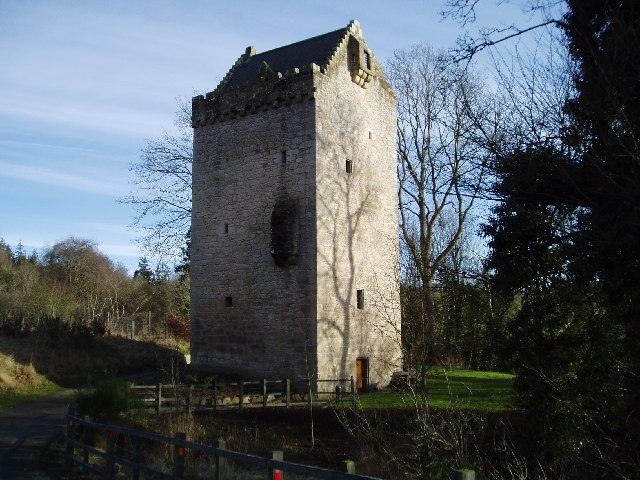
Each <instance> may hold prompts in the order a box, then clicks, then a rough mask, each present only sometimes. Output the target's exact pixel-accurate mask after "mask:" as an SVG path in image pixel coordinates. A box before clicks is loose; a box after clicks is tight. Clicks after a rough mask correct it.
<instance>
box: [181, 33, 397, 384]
mask: <svg viewBox="0 0 640 480" xmlns="http://www.w3.org/2000/svg"><path fill="white" fill-rule="evenodd" d="M305 60H311V61H310V62H309V63H306V64H300V65H298V64H296V63H295V62H297V61H305ZM285 68H286V69H285ZM281 69H285V71H280V70H281ZM193 126H194V129H195V130H194V133H195V134H194V165H193V217H192V230H191V235H192V253H191V311H192V318H191V335H192V338H191V353H192V364H193V365H194V366H195V367H197V368H200V369H202V370H209V371H217V372H227V373H239V374H241V375H243V376H246V377H252V378H285V377H289V378H303V377H307V376H308V375H311V376H312V377H315V378H321V379H326V378H348V377H350V376H354V378H355V377H358V378H359V381H360V382H361V383H364V384H366V385H373V386H384V385H386V384H387V383H388V380H389V376H390V373H391V371H393V370H395V369H398V368H399V366H400V336H399V335H400V307H399V292H398V284H397V270H398V231H397V229H398V226H397V225H398V224H397V196H396V175H395V135H396V102H395V95H394V93H393V91H392V89H391V86H390V85H389V82H388V81H387V79H386V76H385V75H384V72H383V71H382V68H381V66H380V64H379V63H378V61H377V60H376V58H375V56H374V54H373V52H371V50H370V49H369V48H368V46H367V45H366V43H365V41H364V37H363V35H362V32H361V30H360V26H359V24H358V23H357V22H351V23H350V24H349V26H348V27H347V28H346V29H342V30H338V31H336V32H331V33H329V34H325V35H322V36H319V37H314V38H312V39H309V40H305V41H303V42H299V43H297V44H292V45H289V46H286V47H282V48H280V49H275V50H272V51H269V52H265V53H264V54H258V55H256V53H255V49H253V47H249V48H248V49H247V51H246V52H245V54H244V55H242V56H241V57H240V58H239V59H238V61H237V62H236V64H235V65H234V66H233V67H232V68H231V70H230V71H229V73H228V74H227V76H226V77H225V79H224V80H223V81H222V82H221V83H220V85H219V86H218V87H217V89H216V90H215V91H214V92H211V93H209V94H207V95H206V97H204V96H199V97H195V98H194V99H193ZM359 291H360V292H359ZM358 292H359V293H358ZM358 297H359V298H358ZM360 307H361V308H360ZM356 365H358V367H356ZM366 385H362V386H366Z"/></svg>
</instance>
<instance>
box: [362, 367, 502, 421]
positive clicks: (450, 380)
mask: <svg viewBox="0 0 640 480" xmlns="http://www.w3.org/2000/svg"><path fill="white" fill-rule="evenodd" d="M512 385H513V375H510V374H508V373H498V372H478V371H474V370H457V369H451V370H445V369H442V368H438V369H433V370H431V371H430V372H429V375H428V380H427V401H428V403H429V405H430V406H432V407H436V408H446V407H457V408H469V409H473V410H486V411H498V410H510V409H511V408H513V407H512ZM359 400H360V404H361V405H362V406H363V407H383V408H388V407H412V406H415V405H416V404H417V403H420V401H421V398H420V395H419V393H418V392H416V391H411V390H409V389H407V390H406V391H402V392H376V393H371V394H365V395H362V396H360V397H359Z"/></svg>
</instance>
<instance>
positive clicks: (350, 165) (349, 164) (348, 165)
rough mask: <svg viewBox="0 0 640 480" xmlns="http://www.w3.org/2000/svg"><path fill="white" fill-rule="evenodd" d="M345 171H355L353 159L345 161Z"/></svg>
mask: <svg viewBox="0 0 640 480" xmlns="http://www.w3.org/2000/svg"><path fill="white" fill-rule="evenodd" d="M344 169H345V171H346V172H347V173H352V172H353V162H351V160H347V161H346V163H345V167H344Z"/></svg>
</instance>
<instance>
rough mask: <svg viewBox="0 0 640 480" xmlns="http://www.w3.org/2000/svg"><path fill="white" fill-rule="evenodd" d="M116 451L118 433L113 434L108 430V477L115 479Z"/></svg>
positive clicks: (106, 458)
mask: <svg viewBox="0 0 640 480" xmlns="http://www.w3.org/2000/svg"><path fill="white" fill-rule="evenodd" d="M115 451H116V432H111V431H109V429H108V428H107V448H106V457H105V460H106V463H107V477H108V478H113V477H114V475H115V473H116V468H115V466H116V465H115V464H116V462H115V458H114V454H115Z"/></svg>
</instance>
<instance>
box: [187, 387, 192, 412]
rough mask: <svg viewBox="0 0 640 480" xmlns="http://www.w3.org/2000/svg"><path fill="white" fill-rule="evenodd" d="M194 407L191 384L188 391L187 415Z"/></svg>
mask: <svg viewBox="0 0 640 480" xmlns="http://www.w3.org/2000/svg"><path fill="white" fill-rule="evenodd" d="M192 405H193V385H191V384H189V387H188V390H187V413H189V412H190V411H191V407H192Z"/></svg>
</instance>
